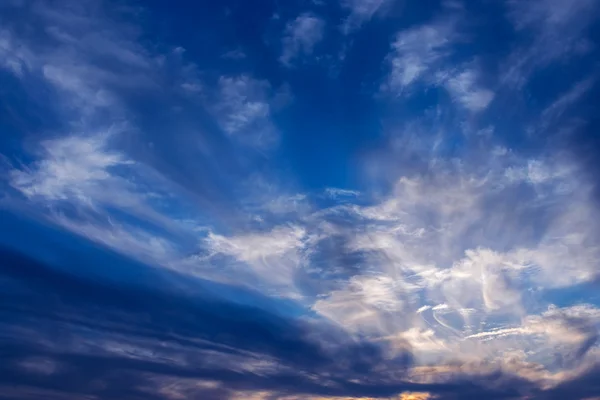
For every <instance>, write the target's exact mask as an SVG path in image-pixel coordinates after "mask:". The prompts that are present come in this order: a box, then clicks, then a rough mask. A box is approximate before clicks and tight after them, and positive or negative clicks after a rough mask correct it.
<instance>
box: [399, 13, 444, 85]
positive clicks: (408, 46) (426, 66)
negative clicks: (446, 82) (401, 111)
mask: <svg viewBox="0 0 600 400" xmlns="http://www.w3.org/2000/svg"><path fill="white" fill-rule="evenodd" d="M455 23H456V22H455V21H454V20H453V19H447V20H438V21H435V22H433V23H430V24H426V25H421V26H419V27H416V28H411V29H408V30H405V31H401V32H399V33H398V34H397V35H396V40H395V41H394V43H393V44H392V52H391V54H390V56H389V58H390V63H391V72H390V75H389V78H388V82H387V89H388V90H391V91H392V92H396V93H402V92H403V91H404V90H406V89H407V88H408V87H409V86H410V85H411V84H414V83H416V82H418V81H419V80H420V79H423V78H424V77H425V76H426V75H427V74H428V73H431V72H432V71H435V68H436V66H437V65H438V63H439V62H440V61H441V60H443V59H444V57H445V56H446V55H447V54H448V52H449V50H450V46H451V45H452V43H453V41H454V39H455V38H454V36H455Z"/></svg>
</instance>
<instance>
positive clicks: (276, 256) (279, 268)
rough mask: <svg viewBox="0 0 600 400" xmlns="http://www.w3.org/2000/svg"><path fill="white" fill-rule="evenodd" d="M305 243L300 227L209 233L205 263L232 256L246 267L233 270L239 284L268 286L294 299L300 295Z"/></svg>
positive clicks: (304, 235)
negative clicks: (298, 281) (298, 275)
mask: <svg viewBox="0 0 600 400" xmlns="http://www.w3.org/2000/svg"><path fill="white" fill-rule="evenodd" d="M305 240H306V231H305V230H304V229H303V228H301V227H299V226H280V227H276V228H274V229H273V230H271V231H269V232H264V233H248V234H241V235H237V236H230V237H226V236H222V235H218V234H215V233H212V232H210V233H209V235H208V236H207V238H206V246H207V250H208V252H209V255H208V256H207V258H206V259H205V260H210V259H211V258H214V257H215V256H218V255H226V256H230V257H233V259H235V260H237V261H240V262H241V263H243V265H244V266H246V267H242V268H237V267H236V268H237V269H236V271H237V272H236V271H232V273H234V274H235V281H236V282H237V284H239V283H240V281H242V282H243V281H245V283H246V284H248V285H249V286H251V287H256V286H259V287H261V286H263V285H265V284H266V285H267V287H266V288H267V289H273V290H275V292H274V293H277V295H280V296H284V297H292V298H293V297H297V296H298V295H299V293H298V290H297V289H296V288H295V281H294V277H295V274H296V273H298V272H299V268H300V267H301V265H302V262H303V255H302V250H303V249H304V247H305ZM202 261H204V260H202ZM248 268H249V269H248ZM248 272H250V274H248ZM239 274H246V276H247V277H249V279H253V280H254V281H253V282H251V281H250V280H249V279H240V277H241V276H243V275H239Z"/></svg>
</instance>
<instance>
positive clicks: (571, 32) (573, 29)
mask: <svg viewBox="0 0 600 400" xmlns="http://www.w3.org/2000/svg"><path fill="white" fill-rule="evenodd" d="M507 3H508V11H509V12H508V17H509V20H510V21H511V22H512V23H513V26H514V28H515V30H517V31H519V32H520V33H524V32H526V33H530V34H531V35H532V39H531V40H530V41H529V42H528V43H527V44H525V45H524V46H520V47H519V48H517V50H515V51H514V52H513V53H512V54H511V56H510V57H509V59H508V62H507V64H506V65H505V66H504V71H505V72H504V74H503V77H502V80H503V82H504V83H506V84H509V85H513V86H516V87H521V86H522V85H523V84H525V82H526V81H527V80H528V79H529V76H530V75H531V74H532V73H533V72H534V71H535V70H537V69H538V68H542V67H544V66H546V65H549V64H550V63H553V62H556V61H560V60H562V59H564V58H566V57H569V56H577V55H580V54H585V53H587V52H589V50H590V48H591V47H593V44H592V43H591V41H590V39H589V38H588V36H587V34H588V32H587V31H588V28H589V27H590V26H591V24H592V23H593V21H594V18H595V17H594V16H595V15H596V13H597V10H596V8H597V7H598V4H597V2H596V1H594V0H573V1H561V0H539V1H538V0H524V1H516V0H512V1H508V2H507Z"/></svg>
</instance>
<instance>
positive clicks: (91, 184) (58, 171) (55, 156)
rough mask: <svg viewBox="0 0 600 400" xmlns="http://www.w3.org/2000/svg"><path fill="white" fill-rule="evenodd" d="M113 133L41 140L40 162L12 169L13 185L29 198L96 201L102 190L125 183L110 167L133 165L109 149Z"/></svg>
mask: <svg viewBox="0 0 600 400" xmlns="http://www.w3.org/2000/svg"><path fill="white" fill-rule="evenodd" d="M110 136H111V135H110V133H109V132H106V133H100V134H98V135H92V136H88V137H84V136H79V135H73V136H67V137H64V138H58V139H50V140H46V141H44V142H42V143H41V157H40V161H38V162H36V163H34V164H33V165H32V166H30V167H25V168H23V169H14V170H12V171H11V181H10V183H11V185H12V186H13V187H14V188H16V189H17V190H19V191H20V192H21V193H23V194H24V195H25V196H27V197H29V198H36V197H42V198H44V199H47V200H51V201H52V200H67V199H70V198H71V199H75V200H76V201H79V202H83V203H92V202H93V201H95V200H96V198H97V197H98V196H99V195H101V194H102V193H106V192H107V190H110V189H111V186H112V189H114V188H115V187H116V186H122V185H123V184H124V183H123V182H121V181H120V179H119V178H115V177H113V176H112V174H111V172H110V170H111V169H114V168H116V167H118V166H125V165H128V164H132V163H133V162H132V161H131V160H128V159H127V158H126V157H125V156H124V155H123V154H122V153H119V152H117V151H112V150H109V149H108V148H107V142H108V139H109V138H110Z"/></svg>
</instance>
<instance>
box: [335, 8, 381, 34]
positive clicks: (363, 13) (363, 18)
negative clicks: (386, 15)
mask: <svg viewBox="0 0 600 400" xmlns="http://www.w3.org/2000/svg"><path fill="white" fill-rule="evenodd" d="M341 2H342V5H343V6H344V7H345V8H346V9H348V10H350V15H349V16H348V17H347V18H346V21H345V22H344V27H343V30H344V32H346V33H349V32H351V31H353V30H355V29H358V28H360V27H361V26H362V25H363V24H364V23H365V22H367V21H369V20H370V19H371V18H373V16H374V15H375V14H377V13H378V12H380V11H381V10H383V9H384V8H385V7H386V6H388V5H389V4H390V3H391V0H341Z"/></svg>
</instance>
